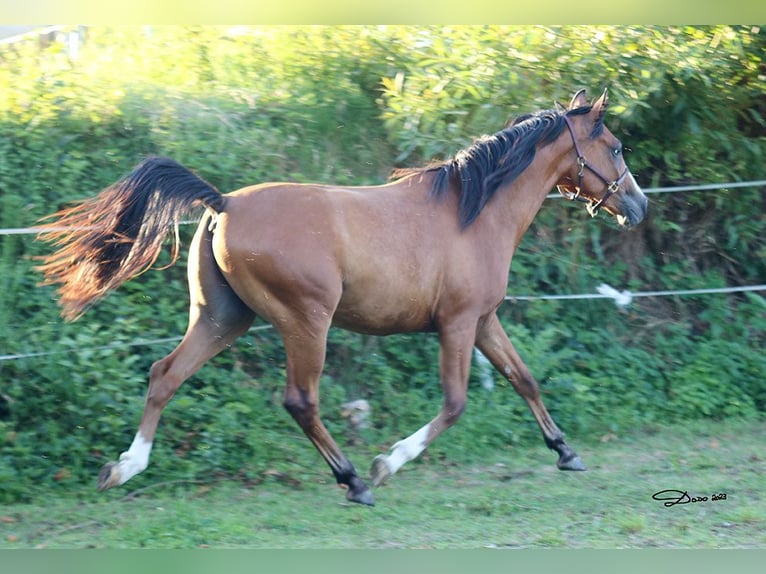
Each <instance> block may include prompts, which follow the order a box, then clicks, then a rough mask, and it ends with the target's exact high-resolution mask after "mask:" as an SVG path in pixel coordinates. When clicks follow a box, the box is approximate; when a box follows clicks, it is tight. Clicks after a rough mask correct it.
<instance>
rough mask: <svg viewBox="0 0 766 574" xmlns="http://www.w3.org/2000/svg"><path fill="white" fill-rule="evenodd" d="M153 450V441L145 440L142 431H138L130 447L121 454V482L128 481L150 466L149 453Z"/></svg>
mask: <svg viewBox="0 0 766 574" xmlns="http://www.w3.org/2000/svg"><path fill="white" fill-rule="evenodd" d="M151 451H152V443H151V442H149V441H147V440H145V439H144V437H143V436H141V433H140V432H139V433H137V434H136V436H135V438H134V439H133V442H132V443H131V445H130V448H129V449H128V450H127V451H126V452H123V453H122V454H121V455H120V462H119V469H120V484H124V483H126V482H127V481H128V480H129V479H130V478H132V477H134V476H135V475H137V474H138V473H140V472H142V471H143V470H145V469H146V467H147V466H149V453H151Z"/></svg>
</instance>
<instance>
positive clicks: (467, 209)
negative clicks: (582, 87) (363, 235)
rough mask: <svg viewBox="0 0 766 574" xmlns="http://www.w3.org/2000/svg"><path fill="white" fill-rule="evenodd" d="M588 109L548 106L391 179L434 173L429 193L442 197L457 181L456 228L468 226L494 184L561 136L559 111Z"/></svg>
mask: <svg viewBox="0 0 766 574" xmlns="http://www.w3.org/2000/svg"><path fill="white" fill-rule="evenodd" d="M590 110H591V106H583V107H579V108H574V109H572V110H569V111H567V112H564V113H562V112H559V111H557V110H553V109H551V110H542V111H539V112H534V113H531V114H525V115H523V116H519V117H518V118H516V119H515V120H514V121H513V122H511V124H510V125H509V126H508V127H506V128H505V129H503V130H501V131H499V132H497V133H496V134H494V135H491V136H482V137H480V138H478V139H477V140H476V141H475V142H474V143H473V144H472V145H471V146H469V147H467V148H465V149H463V150H461V151H459V152H458V153H457V154H455V156H454V157H452V158H450V159H447V160H445V161H442V162H436V163H431V164H428V165H425V166H422V167H417V168H404V169H397V170H394V172H393V173H392V174H391V178H392V179H398V178H402V177H407V176H411V175H417V174H425V173H433V172H436V177H434V180H433V184H432V187H431V195H432V196H434V197H437V198H441V197H443V196H444V195H445V194H446V193H447V191H448V190H449V189H450V186H451V184H452V183H454V184H456V185H457V184H458V182H459V191H458V193H459V197H460V204H459V207H458V217H459V219H460V224H461V226H462V227H464V228H465V227H468V226H469V225H470V224H471V223H473V221H474V220H475V219H476V218H477V217H478V216H479V214H480V213H481V211H482V209H483V208H484V206H485V205H486V204H487V202H488V201H489V200H490V199H491V198H492V196H493V195H494V194H495V192H496V191H497V190H498V189H499V188H500V187H502V186H504V185H508V184H510V183H511V182H513V181H514V180H515V179H516V178H517V177H518V176H519V175H520V174H521V172H523V171H524V170H525V169H526V168H527V167H529V164H531V163H532V160H534V158H535V150H536V148H537V146H538V145H545V144H548V143H551V142H552V141H554V140H555V139H556V138H557V137H558V136H559V135H560V134H561V131H562V130H563V129H564V125H565V122H564V115H582V114H585V113H588V112H589V111H590ZM597 124H601V122H600V121H599V122H597Z"/></svg>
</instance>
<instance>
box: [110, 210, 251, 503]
mask: <svg viewBox="0 0 766 574" xmlns="http://www.w3.org/2000/svg"><path fill="white" fill-rule="evenodd" d="M188 275H189V290H190V296H191V306H190V310H189V327H188V329H187V331H186V334H185V335H184V338H183V340H182V341H181V343H180V344H179V345H178V347H176V349H175V350H174V351H173V352H172V353H170V354H169V355H168V356H166V357H165V358H163V359H161V360H159V361H157V362H156V363H154V365H152V368H151V371H150V375H149V390H148V392H147V395H146V405H145V407H144V413H143V416H142V418H141V423H140V425H139V427H138V432H137V433H136V435H135V438H134V439H133V443H132V444H131V445H130V448H129V449H128V450H127V451H125V452H123V453H122V454H121V455H120V459H119V461H118V462H110V463H107V464H106V465H105V466H104V467H103V468H102V470H101V473H100V474H99V477H98V488H99V490H103V489H106V488H111V487H113V486H118V485H120V484H124V483H125V482H126V481H127V480H128V479H130V478H131V477H133V476H135V475H136V474H138V473H140V472H141V471H143V470H144V469H145V468H146V467H147V465H148V464H149V453H150V451H151V448H152V443H153V441H154V435H155V432H156V430H157V424H158V422H159V419H160V415H161V413H162V410H163V409H164V408H165V405H167V403H168V401H169V400H170V399H171V397H172V396H173V395H174V394H175V392H176V390H177V389H178V387H180V386H181V383H183V382H184V381H185V380H186V379H188V378H189V377H190V376H191V375H193V374H194V373H195V372H197V370H199V369H200V367H202V365H203V364H204V363H205V362H206V361H208V360H209V359H211V358H212V357H214V356H215V355H217V354H218V353H219V352H220V351H222V350H223V349H224V348H226V347H227V346H228V345H229V344H230V343H231V342H232V341H234V340H235V339H236V338H237V337H239V336H240V335H242V334H243V333H244V332H246V331H247V329H248V328H249V327H250V325H251V324H252V322H253V319H254V318H255V315H254V313H253V312H252V311H251V310H250V309H249V308H248V307H246V306H245V304H244V303H242V301H241V300H240V299H239V297H237V295H236V294H235V293H234V292H233V291H232V290H231V288H230V287H229V285H228V284H227V283H226V280H225V279H224V278H223V276H222V275H221V273H220V271H219V270H218V268H217V266H216V264H215V261H214V259H213V255H212V251H211V249H210V232H209V231H208V230H207V228H206V220H204V219H203V222H202V224H201V225H200V227H199V229H198V231H197V234H196V235H195V237H194V241H193V242H192V245H191V251H190V256H189V267H188Z"/></svg>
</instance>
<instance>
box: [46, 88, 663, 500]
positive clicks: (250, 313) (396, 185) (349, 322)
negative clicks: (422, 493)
mask: <svg viewBox="0 0 766 574" xmlns="http://www.w3.org/2000/svg"><path fill="white" fill-rule="evenodd" d="M606 107H607V94H606V91H604V93H603V95H601V97H600V98H598V99H597V100H596V101H594V102H593V103H589V102H588V101H587V100H586V98H585V95H584V90H583V91H580V92H578V93H577V94H575V96H574V97H573V98H572V100H571V102H570V104H569V106H568V107H567V108H564V107H563V106H560V105H558V104H557V107H556V109H552V110H545V111H540V112H536V113H533V114H529V115H527V116H523V117H521V118H519V119H518V120H516V121H515V122H514V123H513V124H512V125H511V126H509V127H507V128H505V129H503V130H502V131H500V132H498V133H496V134H494V135H492V136H485V137H482V138H480V139H479V140H477V141H476V142H475V143H474V144H472V145H471V146H470V147H468V148H466V149H465V150H462V151H460V152H459V153H458V154H457V155H456V156H455V157H454V158H452V159H449V160H447V161H444V162H441V163H436V164H432V165H429V166H427V167H423V168H420V169H413V170H404V171H399V172H397V173H395V177H394V178H392V181H391V182H390V183H388V184H386V185H381V186H375V187H337V186H331V185H319V184H300V185H299V184H294V183H267V184H262V185H257V186H252V187H245V188H243V189H240V190H238V191H235V192H233V193H230V194H227V195H223V194H221V193H220V192H219V191H218V190H217V189H216V188H215V187H213V186H212V185H210V184H209V183H207V182H205V181H203V180H202V179H200V178H199V177H197V176H196V175H194V174H193V173H191V172H190V171H189V170H187V169H186V168H184V167H182V166H181V165H179V164H177V163H176V162H174V161H172V160H169V159H164V158H156V157H152V158H149V159H147V160H145V161H144V162H143V163H141V164H140V165H139V166H138V167H136V168H135V170H134V171H133V172H132V173H131V174H130V175H128V176H127V177H125V178H124V179H122V180H120V181H119V182H117V183H115V184H113V185H112V186H110V187H108V188H107V189H105V190H104V191H102V192H101V193H100V194H99V195H98V196H97V197H95V198H92V199H89V200H85V201H83V202H82V203H80V204H78V205H75V206H74V207H71V208H69V209H65V210H62V211H60V212H59V213H57V214H55V216H57V217H58V219H57V220H56V221H55V222H53V223H49V224H47V225H46V226H44V227H45V232H44V233H43V235H42V237H43V238H44V239H45V240H48V241H54V242H56V244H57V245H58V246H59V247H60V248H59V250H58V251H57V252H56V253H54V254H52V255H50V256H49V257H48V258H47V259H46V261H45V263H44V265H42V266H41V270H42V271H43V272H44V273H45V278H46V283H60V284H61V286H60V288H59V293H60V295H61V304H62V306H63V315H64V316H65V317H66V318H67V319H75V318H77V317H78V316H79V315H80V314H82V313H83V312H84V310H85V309H86V308H87V307H88V306H89V305H90V304H92V303H93V302H94V301H96V300H97V299H99V298H100V297H102V296H103V295H105V294H106V293H107V292H108V291H109V290H111V289H114V288H116V287H118V286H119V285H120V284H121V283H123V282H124V281H126V280H128V279H130V278H131V277H134V276H135V275H137V274H138V273H139V272H141V271H143V270H145V269H146V268H148V267H150V266H151V265H152V264H153V263H154V261H155V260H156V258H157V256H158V254H159V252H160V250H161V247H162V242H163V237H164V236H165V235H166V233H167V232H168V231H169V230H170V229H171V228H172V227H173V226H174V225H175V224H177V222H178V221H179V218H180V217H181V216H182V215H183V214H184V213H185V212H186V211H187V209H188V208H189V207H191V206H192V204H202V205H204V206H205V207H206V208H207V209H206V213H205V215H204V216H203V217H202V220H201V222H200V224H199V227H198V229H197V231H196V234H195V236H194V239H193V242H192V245H191V251H190V254H189V265H188V279H189V289H190V296H191V304H190V311H189V326H188V329H187V331H186V334H185V336H184V338H183V340H182V341H181V343H180V344H179V345H178V347H177V348H176V349H175V350H174V351H173V352H172V353H170V354H169V355H168V356H166V357H165V358H163V359H161V360H160V361H157V362H156V363H154V365H153V366H152V368H151V372H150V381H149V390H148V393H147V397H146V405H145V409H144V413H143V417H142V419H141V423H140V426H139V427H138V432H137V433H136V435H135V439H134V440H133V443H132V444H131V446H130V448H129V449H128V450H127V451H126V452H123V453H122V455H121V456H120V458H119V462H110V463H108V464H107V465H105V466H104V468H103V469H102V471H101V473H100V475H99V483H98V484H99V488H101V489H104V488H110V487H113V486H116V485H120V484H123V483H124V482H125V481H127V480H128V479H129V478H131V477H132V476H134V475H136V474H138V473H139V472H141V471H142V470H144V469H145V468H146V466H147V464H148V462H149V453H150V450H151V447H152V441H153V440H154V437H155V431H156V429H157V423H158V420H159V418H160V414H161V412H162V409H163V408H164V407H165V405H166V404H167V403H168V401H169V400H170V398H171V397H172V396H173V394H174V393H175V392H176V390H177V389H178V388H179V386H180V385H181V383H182V382H183V381H184V380H185V379H187V378H188V377H189V376H191V375H192V374H193V373H195V372H196V371H197V370H198V369H199V368H200V367H201V366H202V365H203V364H204V363H205V362H206V361H207V360H209V359H210V358H212V357H213V356H215V355H216V354H218V353H219V352H220V351H221V350H223V349H225V348H226V346H227V345H229V344H230V343H231V342H232V341H234V340H235V339H236V338H237V337H239V336H240V335H242V334H243V333H245V332H246V331H247V330H248V328H249V327H250V325H251V323H252V322H253V320H254V318H255V316H256V315H258V316H260V317H262V318H263V319H265V320H267V321H269V322H270V323H271V324H272V325H273V326H274V327H275V328H276V329H277V331H278V332H279V334H280V335H281V338H282V340H283V342H284V346H285V351H286V355H287V385H286V390H285V395H284V406H285V408H286V409H287V410H288V411H289V413H290V414H291V415H292V416H293V417H294V418H295V420H296V421H297V423H298V425H300V427H301V429H303V432H304V433H305V434H306V436H308V438H309V439H310V440H311V442H312V443H314V445H315V446H316V448H317V449H318V450H319V452H320V453H321V455H322V456H323V457H324V459H325V460H326V461H327V463H328V464H329V465H330V468H331V469H332V472H333V474H334V475H335V478H336V480H337V482H338V484H339V485H341V486H342V487H345V488H347V489H348V491H347V493H346V496H347V498H348V499H349V500H352V501H354V502H360V503H364V504H370V505H371V504H374V498H373V496H372V493H371V491H370V489H369V487H368V486H367V484H365V482H364V481H363V480H362V479H361V478H360V477H359V476H358V475H357V472H356V470H355V469H354V466H353V465H352V464H351V462H349V460H348V459H347V458H346V457H345V456H344V454H343V453H342V452H341V450H340V448H338V445H337V444H336V443H335V441H334V440H333V438H332V437H331V436H330V433H329V432H328V431H327V429H326V428H325V426H324V424H322V421H321V420H320V417H319V397H318V386H319V377H320V374H321V372H322V368H323V365H324V360H325V345H326V342H327V334H328V330H329V329H330V327H331V326H333V325H335V326H338V327H342V328H344V329H350V330H353V331H357V332H360V333H372V334H378V335H385V334H389V333H401V332H413V331H435V332H437V333H438V336H439V343H440V356H439V371H440V378H441V385H442V389H443V395H444V402H443V405H442V408H441V410H440V411H439V413H438V414H437V415H436V417H435V418H433V419H432V420H431V421H430V422H429V423H428V424H426V425H425V426H423V427H422V428H421V429H420V430H418V431H416V432H415V433H413V434H412V435H411V436H409V437H408V438H405V439H404V440H402V441H400V442H398V443H396V444H395V445H394V446H393V447H392V449H391V451H390V452H389V453H388V454H386V455H380V456H378V457H376V458H375V460H374V462H373V465H372V471H371V475H372V482H373V484H374V485H376V486H377V485H379V484H381V483H382V482H383V481H384V480H386V479H387V478H389V477H390V476H391V475H392V474H394V473H395V472H396V471H397V470H398V469H399V468H400V467H401V466H402V465H403V464H404V463H405V462H407V461H409V460H412V459H413V458H415V457H416V456H418V455H419V454H420V453H421V452H423V450H424V449H425V448H426V447H427V446H428V444H429V443H431V441H433V440H434V439H435V438H436V437H437V436H439V435H440V434H441V433H442V432H444V430H446V429H447V428H449V427H450V426H452V425H453V424H454V423H455V422H456V421H457V420H458V418H459V417H460V415H461V413H462V412H463V409H464V408H465V405H466V387H467V382H468V375H469V368H470V364H471V357H472V350H473V348H474V346H476V347H477V348H478V349H479V350H481V352H482V353H483V354H484V355H485V356H486V357H487V358H488V359H489V361H490V362H491V363H492V364H493V365H494V366H495V367H496V368H497V369H498V370H499V371H500V373H502V375H503V376H505V377H506V378H507V379H508V380H509V381H510V382H511V383H512V384H513V387H514V388H515V389H516V391H517V392H518V393H519V394H520V395H521V396H522V397H523V398H524V399H525V400H526V402H527V403H528V405H529V408H530V409H531V410H532V413H533V415H534V416H535V418H536V419H537V422H538V424H539V425H540V429H541V430H542V433H543V437H544V439H545V443H546V444H547V446H548V447H549V448H550V449H552V450H555V451H556V452H557V453H558V455H559V459H558V467H559V468H560V469H562V470H584V469H585V466H584V465H583V463H582V461H581V460H580V458H579V457H578V456H577V454H575V452H574V451H573V450H572V449H571V448H570V447H569V446H568V445H567V444H566V442H565V441H564V437H563V434H562V433H561V431H560V430H559V428H558V427H557V426H556V424H555V423H554V421H553V419H552V418H551V416H550V415H549V414H548V412H547V410H546V408H545V406H544V405H543V402H542V400H541V398H540V392H539V390H538V385H537V382H536V381H535V379H534V378H533V377H532V375H531V374H530V372H529V370H528V369H527V367H526V366H525V365H524V363H523V362H522V361H521V359H520V358H519V355H518V354H517V353H516V350H515V349H514V347H513V345H512V344H511V342H510V341H509V340H508V337H507V336H506V334H505V332H504V331H503V329H502V327H501V325H500V321H499V320H498V317H497V315H496V310H497V308H498V306H499V305H500V304H501V303H502V302H503V299H504V297H505V295H506V287H507V284H508V273H509V269H510V265H511V258H512V256H513V253H514V251H515V249H516V247H517V246H518V245H519V242H520V241H521V238H522V235H523V234H524V232H525V231H526V230H527V228H528V227H529V225H530V223H531V222H532V219H533V218H534V217H535V215H536V213H537V212H538V210H539V209H540V206H541V205H542V203H543V201H544V200H545V197H546V194H547V193H548V192H549V190H550V189H552V188H553V187H554V186H558V187H559V190H560V191H561V192H562V193H563V194H565V195H566V196H567V197H568V198H570V199H579V200H581V201H584V202H585V203H586V204H587V206H588V208H589V212H590V213H591V215H595V214H596V213H597V212H598V209H599V208H601V209H604V210H605V211H606V212H608V213H609V214H612V215H615V216H616V217H617V219H618V221H619V223H620V224H622V225H635V224H637V223H638V222H640V221H641V220H642V219H643V217H644V215H645V213H646V209H647V203H648V202H647V199H646V197H645V196H644V194H643V193H642V191H641V189H640V188H639V187H638V185H637V184H636V182H635V180H634V179H633V177H632V175H631V174H630V172H629V171H628V168H627V167H626V165H625V161H624V159H623V156H622V146H621V145H620V142H619V140H618V139H617V138H615V136H614V135H612V133H611V132H610V131H609V130H608V129H607V128H606V127H605V126H604V112H605V110H606ZM586 158H587V159H586Z"/></svg>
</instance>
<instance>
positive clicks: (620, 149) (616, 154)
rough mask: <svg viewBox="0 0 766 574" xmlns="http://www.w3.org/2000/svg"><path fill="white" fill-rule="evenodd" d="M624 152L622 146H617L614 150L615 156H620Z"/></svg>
mask: <svg viewBox="0 0 766 574" xmlns="http://www.w3.org/2000/svg"><path fill="white" fill-rule="evenodd" d="M621 153H622V146H617V147H616V148H614V149H613V150H612V154H614V157H619V156H620V154H621Z"/></svg>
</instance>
